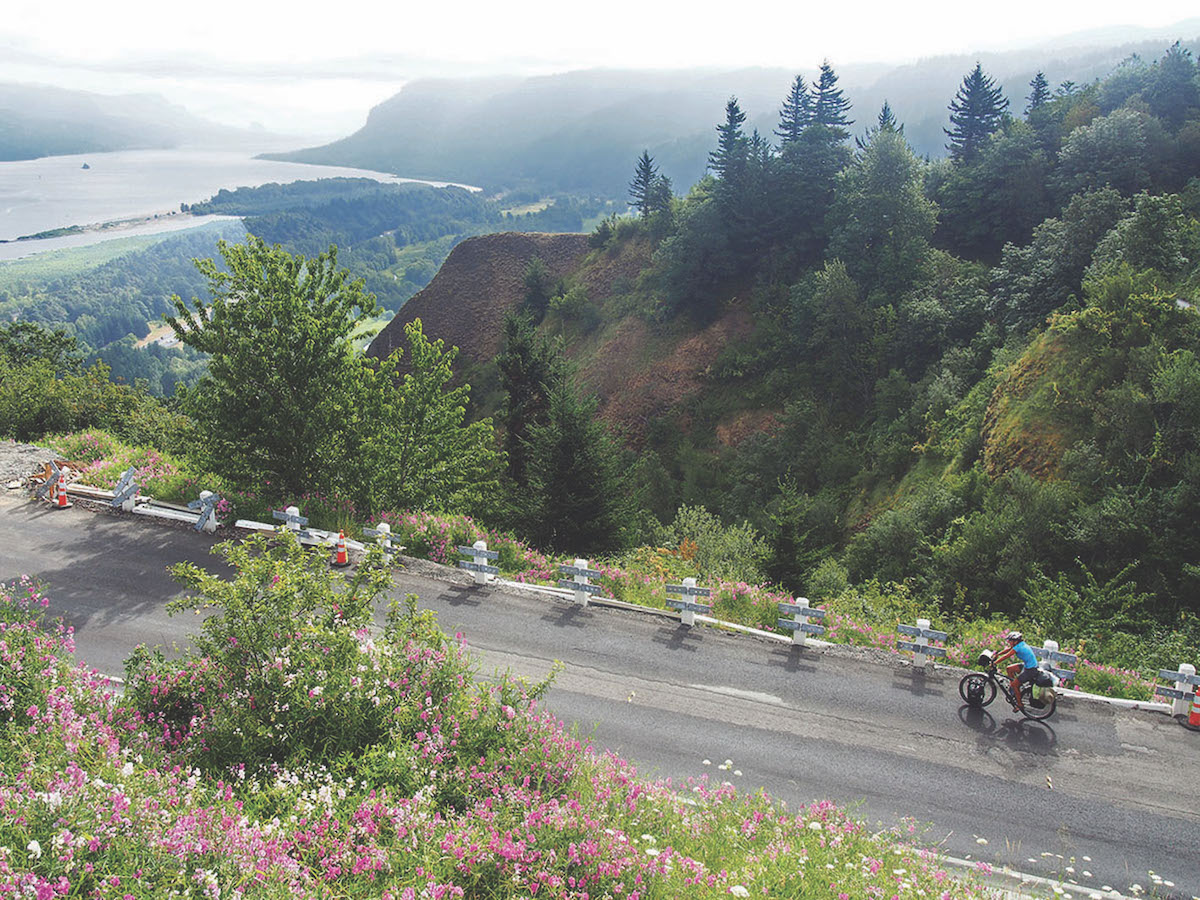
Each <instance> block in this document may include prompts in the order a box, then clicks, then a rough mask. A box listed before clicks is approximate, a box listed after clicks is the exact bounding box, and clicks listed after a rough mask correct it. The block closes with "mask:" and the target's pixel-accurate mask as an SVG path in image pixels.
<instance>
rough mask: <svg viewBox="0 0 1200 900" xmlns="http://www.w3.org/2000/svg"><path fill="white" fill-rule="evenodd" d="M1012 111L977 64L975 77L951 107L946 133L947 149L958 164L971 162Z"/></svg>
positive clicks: (969, 77)
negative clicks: (1005, 113)
mask: <svg viewBox="0 0 1200 900" xmlns="http://www.w3.org/2000/svg"><path fill="white" fill-rule="evenodd" d="M1006 109H1008V100H1007V99H1005V97H1004V95H1003V93H1001V90H1000V88H999V87H998V86H997V85H996V83H995V82H994V81H993V80H992V79H991V78H990V77H988V76H987V75H985V74H983V66H982V65H980V64H979V63H975V68H974V69H972V70H971V73H970V74H969V75H967V76H966V77H964V78H963V83H962V85H961V86H960V87H959V89H958V93H957V94H956V95H955V96H954V101H953V102H952V103H951V104H950V124H951V125H952V126H953V127H952V128H946V129H943V130H944V131H945V132H946V135H947V136H948V137H949V138H950V143H948V144H947V145H946V149H947V150H949V151H950V156H951V158H953V159H954V160H955V161H957V162H970V161H971V160H973V159H974V158H975V155H976V154H977V153H978V152H979V148H980V147H982V146H983V142H984V141H985V140H987V138H988V136H989V135H991V134H992V133H993V132H994V131H995V130H996V129H997V128H999V127H1000V122H1001V121H1002V119H1003V116H1004V111H1005V110H1006Z"/></svg>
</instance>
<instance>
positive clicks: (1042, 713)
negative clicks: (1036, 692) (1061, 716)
mask: <svg viewBox="0 0 1200 900" xmlns="http://www.w3.org/2000/svg"><path fill="white" fill-rule="evenodd" d="M1057 708H1058V695H1057V694H1055V693H1054V691H1053V690H1052V689H1050V688H1047V689H1046V690H1044V691H1043V692H1042V697H1041V699H1040V700H1035V699H1034V697H1033V685H1032V684H1023V685H1021V713H1022V715H1024V716H1025V718H1027V719H1033V720H1034V721H1037V722H1040V721H1041V720H1042V719H1048V718H1050V717H1051V716H1052V715H1054V710H1055V709H1057Z"/></svg>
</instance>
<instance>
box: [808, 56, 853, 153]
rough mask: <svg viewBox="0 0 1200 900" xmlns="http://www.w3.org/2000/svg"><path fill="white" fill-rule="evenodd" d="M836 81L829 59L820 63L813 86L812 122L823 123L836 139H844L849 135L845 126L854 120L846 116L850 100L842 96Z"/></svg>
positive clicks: (815, 123) (851, 123)
mask: <svg viewBox="0 0 1200 900" xmlns="http://www.w3.org/2000/svg"><path fill="white" fill-rule="evenodd" d="M837 81H838V77H837V75H836V74H834V71H833V66H831V65H829V61H828V60H826V61H825V62H823V63H821V75H820V77H818V79H817V83H816V85H815V86H814V87H813V98H812V110H813V113H812V124H814V125H824V126H825V127H826V128H828V129H829V130H830V131H832V132H833V133H834V134H835V135H836V136H837V138H838V140H840V141H844V140H845V139H846V138H848V137H849V136H850V132H849V131H847V130H846V126H847V125H853V124H854V120H853V119H848V118H846V113H847V112H849V111H850V101H849V100H847V99H846V98H845V97H844V96H842V90H841V88H839V87H838V86H837Z"/></svg>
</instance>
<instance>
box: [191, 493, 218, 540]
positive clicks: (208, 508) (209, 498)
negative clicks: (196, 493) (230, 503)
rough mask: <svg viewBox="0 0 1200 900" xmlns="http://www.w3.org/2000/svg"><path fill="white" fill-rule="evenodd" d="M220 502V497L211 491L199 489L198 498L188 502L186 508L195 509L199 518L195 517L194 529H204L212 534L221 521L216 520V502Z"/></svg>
mask: <svg viewBox="0 0 1200 900" xmlns="http://www.w3.org/2000/svg"><path fill="white" fill-rule="evenodd" d="M220 502H221V497H220V496H219V495H218V494H214V493H213V492H212V491H201V492H200V499H199V500H193V501H192V502H191V503H189V504H188V509H193V510H196V512H197V513H198V514H199V518H197V519H196V530H197V531H206V532H208V533H209V534H212V533H213V532H214V531H216V530H217V526H218V525H220V524H221V523H220V522H218V521H217V504H218V503H220Z"/></svg>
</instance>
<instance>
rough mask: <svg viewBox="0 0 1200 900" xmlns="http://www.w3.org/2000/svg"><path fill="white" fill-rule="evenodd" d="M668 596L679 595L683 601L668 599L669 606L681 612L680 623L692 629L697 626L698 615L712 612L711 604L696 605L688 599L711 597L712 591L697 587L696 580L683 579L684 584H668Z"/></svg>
mask: <svg viewBox="0 0 1200 900" xmlns="http://www.w3.org/2000/svg"><path fill="white" fill-rule="evenodd" d="M666 591H667V593H668V594H679V596H681V597H682V598H683V599H682V600H672V599H671V598H669V597H668V598H667V606H669V607H671V609H677V610H679V621H680V623H681V624H683V625H687V626H688V627H691V626H693V625H695V624H696V613H703V614H704V615H708V614H709V613H710V612H712V604H711V603H696V602H694V601H692V600H689V599H688V597H711V596H712V590H711V589H709V588H702V587H696V579H695V578H685V579H683V584H668V585H667V586H666Z"/></svg>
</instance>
